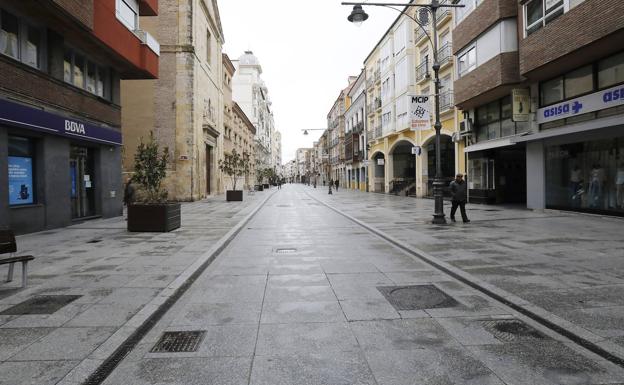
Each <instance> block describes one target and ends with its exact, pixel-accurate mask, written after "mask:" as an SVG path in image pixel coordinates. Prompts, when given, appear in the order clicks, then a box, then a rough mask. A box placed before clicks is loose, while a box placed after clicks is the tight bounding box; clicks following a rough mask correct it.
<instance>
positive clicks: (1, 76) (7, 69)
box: [0, 57, 121, 128]
mask: <svg viewBox="0 0 624 385" xmlns="http://www.w3.org/2000/svg"><path fill="white" fill-rule="evenodd" d="M0 92H1V93H3V94H8V95H11V94H17V95H20V96H24V97H27V98H29V99H31V100H33V101H38V102H41V103H43V104H46V105H50V106H54V107H57V108H59V109H62V110H66V111H69V112H71V113H74V114H76V115H78V116H83V117H86V118H89V119H93V120H96V121H100V122H104V123H106V124H109V125H111V126H113V127H117V128H119V127H121V109H120V107H119V106H116V105H114V104H112V103H108V102H105V101H103V100H101V99H99V98H98V97H96V96H95V95H90V94H88V93H87V92H86V91H80V90H78V89H76V88H74V87H72V86H70V85H67V84H64V83H63V82H61V81H58V80H56V79H53V78H51V77H49V76H48V75H46V74H44V73H42V72H39V71H37V70H31V69H29V68H28V67H26V66H25V65H24V64H21V63H18V62H14V61H12V60H11V59H7V58H3V57H0Z"/></svg>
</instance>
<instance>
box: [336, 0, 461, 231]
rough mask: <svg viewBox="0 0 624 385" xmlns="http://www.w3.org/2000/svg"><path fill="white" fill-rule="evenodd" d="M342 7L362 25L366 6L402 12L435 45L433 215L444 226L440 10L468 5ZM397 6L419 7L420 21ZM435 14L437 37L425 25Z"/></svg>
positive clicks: (358, 4)
mask: <svg viewBox="0 0 624 385" xmlns="http://www.w3.org/2000/svg"><path fill="white" fill-rule="evenodd" d="M342 5H353V11H351V14H350V15H349V17H348V18H347V19H348V20H349V21H350V22H352V23H354V24H356V25H360V24H362V23H363V22H364V21H366V19H368V14H367V13H366V12H364V9H363V8H362V6H363V5H366V6H373V7H386V8H390V9H394V10H395V11H398V12H400V13H402V14H403V15H405V16H407V17H409V18H410V19H412V20H413V21H414V22H415V23H416V24H417V25H418V26H419V27H420V28H421V29H422V30H423V32H424V33H425V36H427V38H428V39H429V42H431V45H432V46H433V65H432V66H431V68H432V69H433V73H434V85H435V97H434V100H435V122H434V124H433V128H434V129H435V133H436V134H435V149H436V175H435V178H434V180H433V197H434V200H435V211H434V213H433V223H434V224H444V223H446V219H445V217H444V196H443V192H442V189H443V187H444V181H443V179H442V160H441V155H442V154H441V152H440V130H441V129H442V123H441V122H440V62H439V61H438V26H437V14H436V13H437V10H438V9H439V8H461V7H463V6H464V5H461V4H446V3H445V4H441V3H440V1H439V0H431V3H429V4H412V3H408V4H405V3H350V2H344V3H342ZM394 7H405V8H407V7H418V8H420V9H419V12H418V17H419V19H420V20H416V19H415V18H414V17H412V16H411V15H410V14H408V13H407V12H405V11H402V10H400V9H398V8H394ZM429 15H431V24H432V28H433V38H432V36H430V35H429V33H428V32H427V30H426V29H425V28H424V27H423V25H426V24H427V21H428V16H429Z"/></svg>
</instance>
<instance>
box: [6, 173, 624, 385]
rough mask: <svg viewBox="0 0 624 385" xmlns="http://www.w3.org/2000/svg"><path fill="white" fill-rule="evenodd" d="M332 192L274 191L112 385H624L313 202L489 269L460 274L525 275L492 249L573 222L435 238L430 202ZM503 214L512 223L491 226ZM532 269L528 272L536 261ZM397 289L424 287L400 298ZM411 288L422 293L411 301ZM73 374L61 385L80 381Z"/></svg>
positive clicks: (590, 360)
mask: <svg viewBox="0 0 624 385" xmlns="http://www.w3.org/2000/svg"><path fill="white" fill-rule="evenodd" d="M308 194H310V195H308ZM325 194H326V192H325V191H320V189H317V190H313V189H311V188H309V187H303V186H291V185H288V186H285V188H283V189H282V190H281V191H279V192H277V193H276V194H275V195H274V196H273V197H272V198H271V199H270V200H269V202H268V203H267V204H266V205H265V206H264V207H263V208H262V209H261V210H260V211H259V212H258V214H257V215H256V216H255V217H254V218H253V219H252V220H251V221H250V222H249V223H248V224H247V225H246V226H245V228H244V229H243V230H242V231H241V232H240V233H239V235H238V236H237V237H236V238H235V239H234V240H233V242H232V243H231V244H230V245H229V246H228V247H227V248H226V249H225V250H224V251H223V252H222V253H221V255H220V256H219V257H218V258H217V259H216V260H215V261H214V262H213V263H212V264H211V265H210V267H208V269H207V270H206V271H204V273H203V274H202V275H201V276H200V277H199V279H198V280H197V281H196V282H195V283H194V284H193V286H191V288H190V289H189V291H187V292H186V293H185V294H184V295H183V296H182V297H181V298H180V300H179V301H177V302H176V304H175V305H174V306H173V307H172V308H171V309H170V310H169V311H168V312H167V313H166V314H165V315H164V317H163V318H162V319H161V320H160V321H159V322H158V323H157V324H156V325H155V326H154V328H153V329H152V330H151V331H150V332H149V333H148V334H147V335H146V336H145V337H144V338H143V339H142V340H141V342H140V343H139V344H138V345H137V347H136V348H135V349H134V350H133V351H132V352H131V353H130V354H129V355H128V356H127V357H126V358H125V359H124V360H123V361H122V362H121V364H120V365H119V366H118V367H117V368H116V370H115V371H114V372H113V373H112V374H111V375H110V376H109V377H108V379H107V380H106V381H105V382H104V383H105V384H107V385H121V384H132V385H147V384H150V385H154V384H159V385H160V384H180V385H182V384H184V385H193V384H218V385H230V384H253V385H261V384H267V385H300V384H301V385H302V384H306V385H308V384H318V385H343V384H344V385H347V384H362V385H363V384H378V385H390V384H392V385H402V384H406V385H407V384H410V385H416V384H418V385H421V384H473V385H487V384H492V385H501V384H527V385H528V384H531V385H534V384H539V385H549V384H566V385H571V384H585V385H597V384H622V383H624V370H623V369H622V368H621V367H618V366H616V365H614V364H612V363H609V362H607V361H605V360H603V359H601V358H600V357H598V356H596V355H594V354H592V353H589V352H588V351H586V350H584V349H582V348H580V347H579V346H578V345H576V344H574V343H571V342H570V341H569V340H566V339H565V338H562V337H561V336H559V335H557V334H554V333H553V332H551V331H550V330H548V329H545V328H543V327H541V326H540V325H538V324H536V323H534V322H532V321H531V320H530V319H526V318H524V317H522V316H521V315H519V314H516V313H515V312H514V311H513V310H511V309H509V308H507V307H506V306H504V305H501V304H499V303H497V302H495V301H493V300H491V299H490V298H488V297H487V296H485V295H483V294H481V293H479V292H477V291H475V290H473V289H471V288H469V287H467V286H465V285H464V284H462V283H460V282H458V281H456V280H454V279H453V278H451V277H449V276H448V275H446V274H443V273H441V272H439V271H437V270H435V269H433V268H431V267H429V266H428V265H426V264H424V263H422V262H419V261H418V260H416V259H414V258H413V257H412V256H410V255H407V254H405V253H404V252H402V251H401V250H400V249H398V248H396V247H394V246H392V245H391V244H389V243H388V242H386V241H385V240H383V239H381V238H379V237H377V236H375V235H372V234H371V233H370V232H368V231H366V230H364V229H363V228H362V227H361V226H359V225H357V224H356V223H354V222H353V221H351V220H348V219H347V218H345V217H344V216H342V215H339V214H337V213H336V212H334V211H333V210H331V209H329V208H327V207H326V206H324V205H322V204H321V203H319V202H317V201H316V200H314V199H312V197H315V198H318V199H328V200H329V201H330V202H331V203H332V204H335V205H338V204H339V205H340V207H342V208H344V209H349V210H352V211H353V212H359V211H360V210H361V211H362V212H361V213H360V214H362V215H365V216H366V219H367V220H369V221H370V222H374V223H375V225H376V226H379V227H383V228H384V230H386V231H396V234H398V235H401V236H403V237H404V238H405V239H408V240H409V241H410V242H414V243H418V244H420V245H429V247H430V249H431V250H433V251H436V250H435V248H434V246H435V247H438V250H437V252H439V253H441V254H440V255H441V256H446V257H447V258H446V259H447V260H448V261H460V260H461V261H469V260H484V261H487V264H486V265H481V264H480V263H482V262H475V263H473V264H472V265H471V263H470V262H464V266H468V267H470V269H477V268H483V269H485V268H494V269H504V268H506V269H512V270H513V269H515V267H514V268H512V267H505V266H503V264H504V263H506V262H504V261H505V259H502V258H501V259H496V258H495V257H497V256H507V255H509V256H513V255H516V254H521V253H520V252H519V251H518V248H510V249H509V250H511V251H515V252H514V253H500V254H499V253H498V252H497V253H494V251H498V250H499V248H500V247H504V245H506V244H507V242H512V243H511V244H510V245H516V244H515V243H513V242H521V241H520V240H519V239H525V240H527V242H524V243H522V244H523V248H524V249H527V250H528V249H530V248H531V247H537V246H535V244H536V243H531V242H528V238H530V235H525V236H524V237H526V238H523V236H522V235H520V234H512V235H513V236H512V238H511V239H509V240H506V239H503V238H502V235H503V234H504V233H505V231H506V230H505V229H506V227H505V226H512V225H511V223H513V222H514V221H524V225H523V224H522V223H519V224H517V225H515V226H514V228H515V229H516V231H519V230H520V229H525V230H526V231H528V232H529V233H528V234H542V236H541V237H539V238H537V239H544V238H547V235H546V234H550V235H549V236H550V237H553V235H552V233H551V232H546V231H547V229H549V230H548V231H555V230H552V227H553V224H552V223H551V224H550V226H545V227H544V226H543V225H536V224H535V223H536V222H537V223H541V222H540V221H552V220H555V221H557V220H558V221H561V223H567V222H566V221H565V220H564V218H563V217H561V218H560V219H555V218H552V219H549V218H550V217H552V215H541V214H534V213H531V212H524V211H523V212H520V211H518V212H514V215H513V216H509V215H508V214H510V212H482V213H480V214H477V212H476V211H475V210H472V211H471V212H470V214H471V215H472V216H473V219H475V223H473V224H471V227H468V226H462V225H455V226H453V227H450V228H449V229H447V230H433V229H432V228H431V227H430V226H428V225H426V224H425V221H426V219H427V218H428V215H426V213H427V212H428V211H429V207H428V206H429V202H426V201H424V202H421V201H418V200H414V199H400V198H399V199H397V198H393V197H386V196H382V195H374V194H357V193H351V192H349V193H346V192H343V190H340V191H339V192H338V193H337V194H334V195H333V196H329V197H328V196H326V195H325ZM414 207H416V208H414ZM482 209H488V208H487V207H482ZM411 210H414V211H411ZM393 211H394V213H393ZM417 213H418V215H416V214H417ZM497 216H498V218H499V219H503V217H505V216H507V219H508V220H506V221H503V220H501V221H497V222H493V221H491V220H490V219H493V218H496V217H497ZM419 218H420V219H419ZM511 218H521V219H511ZM571 218H572V220H573V221H576V220H579V219H577V218H576V217H571ZM581 219H585V220H590V221H591V220H593V219H591V218H584V217H583V218H581ZM481 220H483V222H480V221H481ZM397 222H398V223H397ZM499 223H509V225H501V226H502V227H501V226H498V224H499ZM612 223H615V224H618V223H620V222H617V221H613V222H612ZM526 224H528V225H529V226H530V228H529V229H526V228H525V225H526ZM481 226H483V227H481ZM536 226H540V227H542V231H541V232H539V231H538V230H536V229H535V227H536ZM499 227H501V228H500V229H499ZM484 230H485V234H482V232H484ZM507 231H511V230H507ZM455 233H457V234H463V233H467V234H471V235H472V236H475V237H486V238H487V239H488V241H487V242H485V241H484V242H485V244H483V245H480V247H479V248H476V247H473V246H471V243H464V239H465V238H466V239H468V238H471V237H470V236H459V235H457V236H453V235H455ZM438 237H441V238H438ZM445 237H446V238H445ZM570 238H574V237H573V236H571V237H570ZM527 245H528V246H527ZM449 246H452V247H449ZM460 246H461V247H460ZM540 247H544V246H540ZM572 249H573V248H572V247H570V248H568V249H566V250H567V251H569V250H572ZM477 250H479V251H477ZM557 251H560V250H559V249H555V250H551V253H556V252H557ZM442 253H448V254H447V255H445V254H442ZM529 254H531V255H532V256H533V258H535V259H536V258H537V255H535V254H534V253H529ZM452 255H454V257H451V256H452ZM553 258H556V257H553ZM535 259H531V264H532V265H536V264H538V263H539V262H536V261H535ZM550 262H551V260H548V263H550ZM542 263H543V262H542ZM548 263H543V266H542V269H544V271H545V270H546V269H556V268H558V266H560V264H556V265H555V266H556V267H551V266H550V265H548ZM457 266H461V264H457ZM486 266H487V267H486ZM534 268H535V269H538V267H537V266H534ZM518 269H521V268H518ZM503 271H506V270H503ZM559 272H560V273H561V271H559ZM568 274H570V275H573V273H568ZM604 274H607V272H605V273H604ZM544 275H546V273H544V274H542V275H539V276H540V277H543V276H544ZM505 276H508V277H511V278H514V277H518V276H519V277H526V276H528V275H526V274H525V275H522V274H514V275H509V274H507V275H505ZM609 276H611V275H609ZM614 279H616V277H614ZM543 281H545V282H548V281H549V280H548V279H547V278H544V279H543ZM541 282H542V280H538V281H537V283H536V285H537V284H541ZM564 282H565V281H564ZM568 282H570V283H572V282H575V281H573V280H572V279H570V280H569V281H568ZM396 286H400V287H403V286H415V287H414V288H411V289H410V288H407V289H400V290H397V287H396ZM575 288H579V287H577V286H575ZM404 290H414V291H415V292H412V293H411V294H410V295H404V293H406V291H404ZM548 290H552V288H548ZM441 292H442V293H445V294H446V296H445V295H444V294H441ZM384 293H385V294H384ZM605 298H612V296H605ZM389 299H392V300H394V304H391V303H390V301H389ZM620 299H621V297H620ZM600 300H603V299H602V298H600ZM184 331H186V332H195V333H187V335H186V336H187V337H191V336H195V337H199V338H198V339H197V341H196V342H197V344H196V346H195V348H196V349H190V350H192V351H189V352H177V353H171V352H157V350H158V349H156V345H157V343H158V342H159V341H161V338H162V337H163V333H165V332H184ZM187 345H193V344H187ZM190 347H192V346H190ZM165 350H166V349H165ZM74 374H75V375H76V376H75V377H73V378H72V377H71V376H70V377H68V378H65V381H64V382H63V384H70V383H72V382H71V380H74V381H76V383H78V382H77V378H79V376H78V375H77V374H76V373H74ZM2 378H4V376H0V383H2V382H1V381H2ZM5 383H7V382H5Z"/></svg>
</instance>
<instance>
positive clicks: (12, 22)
mask: <svg viewBox="0 0 624 385" xmlns="http://www.w3.org/2000/svg"><path fill="white" fill-rule="evenodd" d="M43 40H44V39H43V32H42V31H41V30H40V29H38V28H35V27H32V26H30V25H28V24H26V23H24V22H23V21H22V20H20V19H19V18H18V17H17V16H14V15H13V14H11V13H9V12H7V11H4V10H2V11H1V12H0V54H3V55H6V56H10V57H12V58H14V59H16V60H20V61H21V62H22V63H24V64H28V65H29V66H31V67H34V68H42V64H43V63H42V57H43V52H42V50H43Z"/></svg>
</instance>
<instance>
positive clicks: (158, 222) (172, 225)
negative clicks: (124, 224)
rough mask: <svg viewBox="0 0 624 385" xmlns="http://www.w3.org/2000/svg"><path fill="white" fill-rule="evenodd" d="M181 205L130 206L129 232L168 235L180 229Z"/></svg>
mask: <svg viewBox="0 0 624 385" xmlns="http://www.w3.org/2000/svg"><path fill="white" fill-rule="evenodd" d="M181 219H182V215H181V212H180V203H163V204H132V205H130V206H128V231H132V232H154V233H166V232H169V231H172V230H175V229H177V228H179V227H180V222H181Z"/></svg>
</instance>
